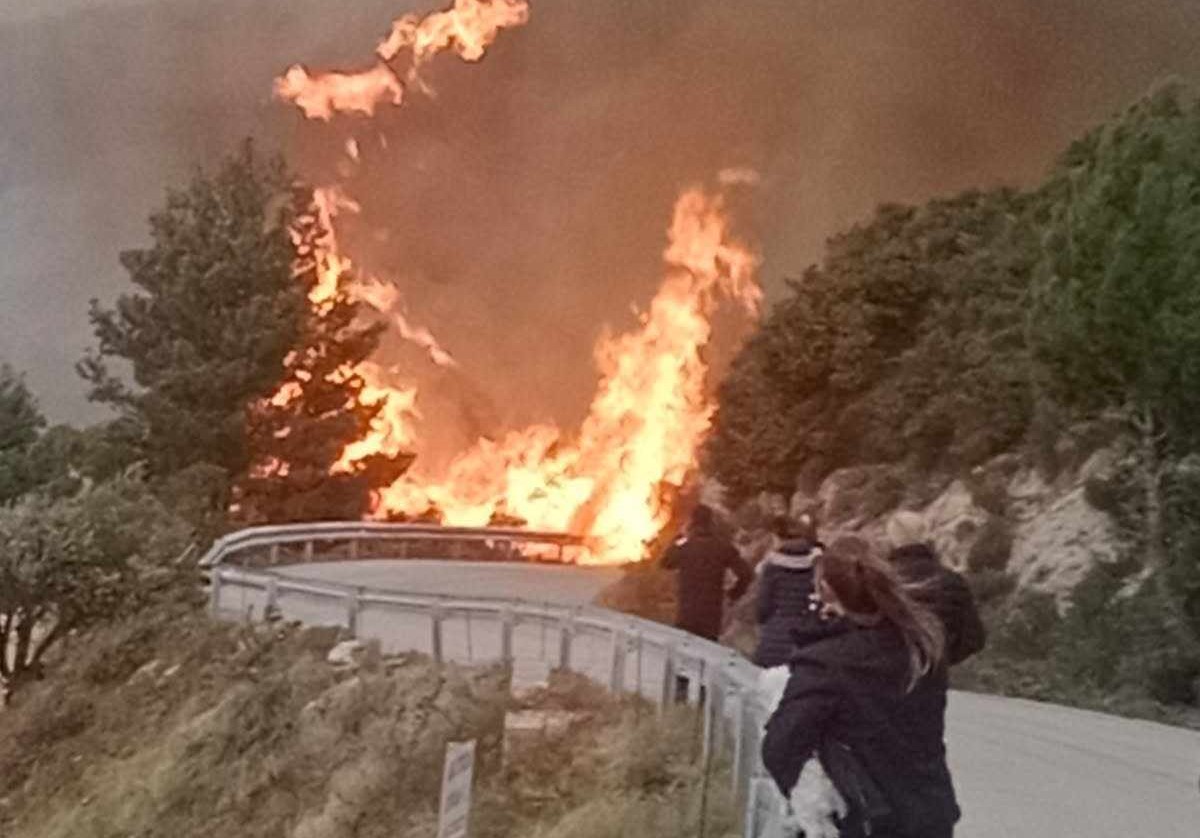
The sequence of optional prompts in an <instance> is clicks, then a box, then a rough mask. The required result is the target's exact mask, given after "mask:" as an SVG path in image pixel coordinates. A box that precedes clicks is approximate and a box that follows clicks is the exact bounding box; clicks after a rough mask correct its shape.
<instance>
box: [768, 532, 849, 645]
mask: <svg viewBox="0 0 1200 838" xmlns="http://www.w3.org/2000/svg"><path fill="white" fill-rule="evenodd" d="M789 523H790V522H789ZM782 535H783V537H784V540H783V542H782V543H781V544H780V545H779V546H778V547H776V548H775V549H773V550H771V551H769V552H768V553H767V555H766V556H765V557H763V560H762V561H761V562H760V563H759V565H758V567H757V568H756V570H757V572H758V595H757V598H756V602H755V618H756V621H757V622H758V646H757V648H756V649H755V650H754V662H755V663H756V664H758V665H759V666H761V667H764V668H767V669H769V668H771V667H774V666H783V665H784V664H786V663H787V662H788V661H789V660H790V659H791V657H792V654H793V653H794V652H795V651H796V648H797V647H799V646H806V645H808V644H809V643H811V642H813V641H814V640H820V639H821V638H823V637H828V636H830V635H832V634H836V633H837V632H838V631H840V630H841V629H842V623H841V621H840V620H837V619H831V618H830V617H829V616H828V615H827V614H824V613H823V612H822V611H821V608H820V603H819V602H818V601H817V599H816V596H815V588H814V585H813V562H814V560H815V559H816V558H817V556H819V555H821V552H822V551H823V550H824V549H825V545H823V544H822V543H821V542H820V541H819V540H818V539H817V527H816V522H815V521H814V520H813V518H812V516H811V515H802V516H801V517H800V518H799V520H797V521H796V522H795V523H794V524H791V525H790V526H788V527H786V528H784V531H783V532H782Z"/></svg>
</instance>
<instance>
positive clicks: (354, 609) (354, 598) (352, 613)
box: [346, 588, 362, 637]
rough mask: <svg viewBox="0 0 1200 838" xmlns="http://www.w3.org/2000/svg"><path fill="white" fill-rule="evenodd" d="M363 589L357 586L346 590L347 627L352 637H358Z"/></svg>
mask: <svg viewBox="0 0 1200 838" xmlns="http://www.w3.org/2000/svg"><path fill="white" fill-rule="evenodd" d="M361 593H362V589H361V588H355V589H353V590H350V591H347V592H346V629H347V630H348V631H349V632H350V636H351V637H358V610H359V607H360V605H361V603H360V601H359V600H360V597H361Z"/></svg>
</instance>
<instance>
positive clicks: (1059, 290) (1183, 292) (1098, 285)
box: [1031, 86, 1200, 453]
mask: <svg viewBox="0 0 1200 838" xmlns="http://www.w3.org/2000/svg"><path fill="white" fill-rule="evenodd" d="M1046 193H1047V195H1048V196H1049V197H1050V198H1051V200H1052V203H1051V206H1050V210H1049V222H1048V224H1047V230H1046V234H1045V257H1044V260H1043V262H1042V265H1041V276H1040V281H1039V284H1038V288H1039V291H1038V294H1037V298H1036V302H1037V305H1036V307H1035V314H1036V317H1035V320H1034V328H1033V329H1032V330H1031V334H1032V335H1033V336H1034V346H1035V348H1036V350H1037V353H1038V357H1039V360H1041V361H1042V363H1044V364H1045V365H1046V366H1047V367H1048V369H1049V372H1050V373H1051V375H1050V376H1049V377H1048V378H1047V385H1048V386H1049V387H1051V388H1052V389H1053V391H1054V392H1055V394H1056V395H1058V396H1060V397H1061V398H1062V399H1063V400H1064V401H1065V402H1066V403H1067V404H1068V405H1071V406H1073V407H1076V408H1078V409H1080V410H1085V411H1088V412H1091V413H1096V412H1099V411H1101V410H1104V409H1112V410H1117V411H1122V412H1125V413H1127V414H1128V415H1129V416H1130V418H1138V419H1141V418H1143V417H1144V418H1146V419H1148V420H1149V421H1151V422H1152V424H1153V428H1154V430H1155V431H1156V432H1161V433H1163V434H1164V435H1165V437H1164V442H1165V443H1166V446H1167V449H1168V450H1170V451H1171V452H1174V453H1180V452H1183V453H1186V452H1187V451H1190V450H1193V449H1194V448H1195V446H1196V445H1197V444H1198V443H1200V424H1198V423H1197V422H1196V421H1195V419H1196V416H1197V415H1200V284H1198V283H1197V276H1198V275H1200V236H1198V235H1197V232H1196V231H1197V230H1200V106H1198V105H1197V104H1196V103H1195V102H1193V101H1191V100H1190V99H1189V98H1188V97H1187V96H1186V95H1185V94H1184V92H1183V91H1182V90H1181V89H1180V88H1179V87H1177V86H1167V87H1164V88H1163V89H1161V90H1159V91H1158V92H1156V93H1154V94H1152V95H1150V96H1148V97H1146V98H1145V99H1143V100H1141V101H1139V102H1138V103H1137V104H1135V105H1134V106H1133V107H1132V108H1130V109H1129V110H1128V111H1127V112H1126V113H1125V114H1123V115H1122V116H1120V117H1119V118H1117V119H1114V120H1113V121H1111V122H1109V123H1108V124H1106V125H1104V126H1103V127H1101V128H1099V129H1097V130H1096V131H1093V132H1092V133H1091V134H1089V135H1088V136H1086V137H1085V138H1083V139H1082V140H1080V141H1078V142H1076V143H1075V144H1074V145H1072V146H1071V148H1070V150H1069V151H1068V152H1067V153H1066V155H1065V156H1064V157H1063V159H1062V162H1061V163H1060V165H1059V167H1058V170H1057V171H1056V174H1055V176H1054V178H1053V179H1052V180H1051V181H1050V183H1049V184H1048V186H1047V187H1046Z"/></svg>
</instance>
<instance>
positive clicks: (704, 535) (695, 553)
mask: <svg viewBox="0 0 1200 838" xmlns="http://www.w3.org/2000/svg"><path fill="white" fill-rule="evenodd" d="M662 566H663V567H664V568H666V569H667V570H675V571H678V572H679V580H678V588H677V590H678V603H679V604H678V611H677V616H676V619H675V625H676V626H678V627H679V628H681V629H683V630H684V631H688V632H691V633H692V634H697V635H699V636H700V637H706V638H708V639H709V640H716V639H717V638H718V637H719V636H720V634H721V622H722V618H723V616H724V611H725V598H726V596H727V594H726V592H725V579H726V574H727V572H730V571H732V572H733V574H734V576H735V577H736V578H737V581H736V582H735V583H734V586H733V588H731V589H730V590H729V593H728V597H729V599H730V600H736V599H738V598H739V597H741V595H742V594H744V593H745V592H746V588H748V587H749V586H750V581H751V580H752V579H753V574H752V572H751V570H750V567H749V565H747V564H746V562H745V561H744V560H743V559H742V555H741V553H739V552H738V551H737V548H736V547H734V546H733V545H732V544H731V543H730V542H729V541H728V540H726V539H724V538H721V537H720V536H719V535H716V534H715V533H712V532H708V531H706V530H699V531H695V532H691V533H688V535H686V536H684V537H683V538H680V539H678V540H677V541H675V543H674V544H672V545H671V546H670V547H669V548H667V551H666V553H665V554H664V555H663V560H662Z"/></svg>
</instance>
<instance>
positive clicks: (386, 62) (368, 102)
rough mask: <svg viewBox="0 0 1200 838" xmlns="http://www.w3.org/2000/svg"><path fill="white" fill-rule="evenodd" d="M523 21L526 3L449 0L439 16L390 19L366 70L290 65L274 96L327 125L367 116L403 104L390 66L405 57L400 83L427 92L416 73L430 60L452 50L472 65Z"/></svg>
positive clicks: (519, 0) (523, 0) (396, 76)
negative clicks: (337, 117)
mask: <svg viewBox="0 0 1200 838" xmlns="http://www.w3.org/2000/svg"><path fill="white" fill-rule="evenodd" d="M527 20H529V4H528V3H527V2H526V0H454V5H453V6H451V7H450V8H448V9H445V10H444V11H440V12H434V13H432V14H429V15H426V16H425V17H418V16H417V15H412V14H409V15H404V16H403V17H400V18H397V19H396V20H394V21H393V22H392V30H391V32H390V33H389V34H388V36H387V37H386V38H385V39H384V40H383V41H382V42H381V43H380V44H379V46H378V47H377V48H376V50H375V53H376V55H377V56H378V60H377V61H376V63H375V64H373V65H372V66H371V67H369V68H368V69H366V70H361V71H359V72H354V73H343V72H319V73H311V72H309V70H308V69H306V68H305V67H304V66H303V65H301V64H296V65H293V66H292V67H290V68H288V70H287V72H286V73H284V75H283V76H282V77H280V78H278V79H276V80H275V94H276V95H277V96H279V97H280V98H281V99H286V100H287V101H289V102H293V103H295V105H296V107H298V108H300V110H302V111H303V112H304V115H305V116H306V117H308V118H309V119H323V120H329V119H332V118H333V116H334V114H337V113H358V114H362V115H365V116H371V115H373V114H374V113H375V109H376V108H378V107H379V106H380V105H382V104H392V105H400V104H401V103H402V102H403V101H404V84H403V83H402V82H401V80H400V76H399V74H398V73H397V71H396V69H395V68H394V66H393V65H394V64H396V63H398V62H399V60H400V59H402V58H403V57H404V56H405V55H407V56H408V58H409V61H410V63H409V68H408V71H407V73H406V74H405V80H406V81H407V82H408V83H416V84H419V85H420V86H421V87H422V89H425V90H426V91H428V88H426V87H425V85H424V84H422V83H421V80H420V76H419V71H420V69H421V67H422V66H423V65H424V64H425V63H427V62H428V61H429V60H430V59H431V58H433V56H435V55H437V54H438V53H439V52H443V51H445V50H447V49H453V50H454V52H456V53H457V54H458V55H459V57H460V58H462V59H463V60H464V61H478V60H479V59H481V58H482V57H483V54H484V52H485V50H486V49H487V48H488V47H489V46H491V44H492V42H493V41H495V40H496V36H497V34H498V33H499V32H500V30H501V29H505V28H508V27H514V26H521V25H523V24H524V23H525V22H526V21H527Z"/></svg>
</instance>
